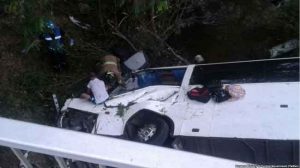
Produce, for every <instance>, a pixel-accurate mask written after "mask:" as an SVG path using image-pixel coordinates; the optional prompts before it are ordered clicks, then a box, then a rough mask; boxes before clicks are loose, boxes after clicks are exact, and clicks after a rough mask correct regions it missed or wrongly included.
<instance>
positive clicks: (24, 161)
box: [10, 148, 33, 168]
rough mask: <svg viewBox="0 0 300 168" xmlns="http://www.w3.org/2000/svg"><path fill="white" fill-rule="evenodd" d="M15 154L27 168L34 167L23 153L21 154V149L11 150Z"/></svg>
mask: <svg viewBox="0 0 300 168" xmlns="http://www.w3.org/2000/svg"><path fill="white" fill-rule="evenodd" d="M10 149H11V150H12V151H13V153H14V154H15V155H16V156H17V158H18V159H19V160H20V162H21V163H22V165H23V166H24V167H25V168H33V166H32V165H31V164H30V163H29V161H28V160H27V158H26V157H24V155H23V153H22V152H21V150H19V149H15V148H10Z"/></svg>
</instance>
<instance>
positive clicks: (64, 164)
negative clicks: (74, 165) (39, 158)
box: [54, 156, 68, 168]
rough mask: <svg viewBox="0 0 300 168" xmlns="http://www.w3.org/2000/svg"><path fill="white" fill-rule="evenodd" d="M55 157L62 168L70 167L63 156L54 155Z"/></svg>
mask: <svg viewBox="0 0 300 168" xmlns="http://www.w3.org/2000/svg"><path fill="white" fill-rule="evenodd" d="M54 158H55V160H56V162H57V163H58V165H59V167H60V168H68V167H67V165H66V162H65V161H64V159H63V158H61V157H58V156H54Z"/></svg>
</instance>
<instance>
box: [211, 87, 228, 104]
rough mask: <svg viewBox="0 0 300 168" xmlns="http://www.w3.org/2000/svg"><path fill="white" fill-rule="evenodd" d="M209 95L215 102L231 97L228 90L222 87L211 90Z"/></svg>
mask: <svg viewBox="0 0 300 168" xmlns="http://www.w3.org/2000/svg"><path fill="white" fill-rule="evenodd" d="M211 97H212V99H213V100H214V101H215V102H217V103H221V102H224V101H226V100H229V99H230V98H231V96H230V94H229V93H228V91H227V90H225V89H223V88H220V89H217V90H215V91H214V92H212V93H211Z"/></svg>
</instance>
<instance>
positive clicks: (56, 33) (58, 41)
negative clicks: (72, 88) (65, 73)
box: [22, 20, 66, 71]
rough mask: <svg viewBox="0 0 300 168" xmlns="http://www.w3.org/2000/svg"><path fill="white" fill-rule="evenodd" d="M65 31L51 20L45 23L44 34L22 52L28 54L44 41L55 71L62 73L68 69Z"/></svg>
mask: <svg viewBox="0 0 300 168" xmlns="http://www.w3.org/2000/svg"><path fill="white" fill-rule="evenodd" d="M63 36H64V33H63V31H62V30H61V29H60V28H59V27H58V26H56V25H55V24H54V22H53V21H51V20H45V21H44V22H43V33H42V34H41V35H40V36H39V39H36V40H34V41H33V42H32V43H31V44H30V45H29V46H28V47H27V48H26V49H24V50H22V52H23V53H24V54H27V53H28V52H29V50H30V49H31V48H33V47H34V46H35V45H37V44H38V43H40V42H41V41H43V42H44V43H45V45H46V48H47V52H48V55H49V56H50V60H51V62H52V64H53V66H54V69H55V70H57V71H61V70H62V69H64V68H65V67H66V52H65V49H64V45H63V39H62V38H63Z"/></svg>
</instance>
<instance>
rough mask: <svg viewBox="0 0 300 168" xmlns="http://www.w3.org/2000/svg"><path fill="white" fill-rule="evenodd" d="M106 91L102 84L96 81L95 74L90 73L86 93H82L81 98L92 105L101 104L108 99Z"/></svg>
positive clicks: (98, 80) (100, 81)
mask: <svg viewBox="0 0 300 168" xmlns="http://www.w3.org/2000/svg"><path fill="white" fill-rule="evenodd" d="M106 90H107V88H106V87H105V84H104V82H103V81H102V80H100V79H98V78H97V77H96V74H95V73H93V72H92V73H91V74H90V81H89V83H88V85H87V92H86V93H82V94H81V98H82V99H85V100H89V101H91V102H92V103H94V104H101V103H103V102H104V101H105V100H106V99H107V98H108V97H109V96H108V93H107V91H106Z"/></svg>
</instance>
